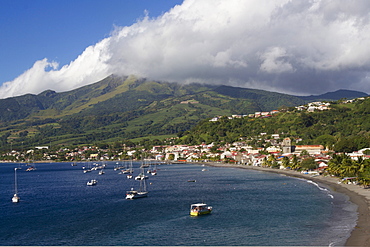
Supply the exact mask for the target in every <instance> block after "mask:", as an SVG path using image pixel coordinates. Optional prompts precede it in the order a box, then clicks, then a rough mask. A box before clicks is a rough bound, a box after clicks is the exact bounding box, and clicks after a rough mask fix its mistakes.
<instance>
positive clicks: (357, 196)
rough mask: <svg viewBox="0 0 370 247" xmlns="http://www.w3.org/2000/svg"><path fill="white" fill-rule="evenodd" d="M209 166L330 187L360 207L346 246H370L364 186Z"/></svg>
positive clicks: (323, 178)
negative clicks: (305, 181) (296, 179)
mask: <svg viewBox="0 0 370 247" xmlns="http://www.w3.org/2000/svg"><path fill="white" fill-rule="evenodd" d="M204 164H205V165H207V166H219V167H234V168H242V169H252V170H258V171H265V172H274V173H280V174H285V175H287V176H292V177H299V178H304V179H308V180H311V181H314V182H316V183H321V184H324V185H326V187H329V189H331V190H332V191H335V192H338V193H343V194H346V195H347V196H348V197H349V198H350V201H351V202H353V203H354V204H356V205H357V206H358V208H357V212H358V220H357V225H356V227H355V229H354V230H353V231H352V232H351V236H350V237H349V238H348V239H347V241H346V244H345V246H370V204H369V202H370V189H364V188H363V187H362V186H359V185H354V184H343V183H338V182H339V181H340V180H339V178H336V177H329V176H315V177H312V176H311V175H309V174H303V173H300V172H296V171H291V170H280V169H272V168H263V167H256V166H246V165H234V164H223V163H204Z"/></svg>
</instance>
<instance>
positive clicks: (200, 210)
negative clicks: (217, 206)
mask: <svg viewBox="0 0 370 247" xmlns="http://www.w3.org/2000/svg"><path fill="white" fill-rule="evenodd" d="M211 212H212V207H211V206H207V204H205V203H195V204H191V206H190V215H191V216H199V215H203V214H210V213H211Z"/></svg>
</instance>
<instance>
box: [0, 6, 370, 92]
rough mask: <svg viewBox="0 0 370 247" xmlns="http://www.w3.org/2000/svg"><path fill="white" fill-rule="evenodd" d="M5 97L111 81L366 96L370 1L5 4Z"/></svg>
mask: <svg viewBox="0 0 370 247" xmlns="http://www.w3.org/2000/svg"><path fill="white" fill-rule="evenodd" d="M0 34H1V36H0V37H1V38H0V50H1V53H0V54H1V56H0V98H6V97H13V96H17V95H23V94H26V93H32V94H38V93H41V92H43V91H45V90H55V91H57V92H63V91H68V90H72V89H75V88H78V87H81V86H84V85H87V84H91V83H94V82H97V81H99V80H102V79H104V78H105V77H107V76H109V75H111V74H115V75H125V76H126V75H135V76H137V77H146V78H148V79H153V80H162V81H169V82H178V83H191V82H199V83H207V84H218V85H220V84H222V85H231V86H238V87H245V88H254V89H263V90H268V91H274V92H281V93H287V94H293V95H311V94H316V95H317V94H322V93H326V92H333V91H336V90H339V89H349V90H357V91H362V92H366V93H370V49H369V47H370V1H368V0H356V1H355V2H354V1H352V0H335V1H333V0H315V1H302V0H274V1H271V0H73V1H72V0H1V1H0Z"/></svg>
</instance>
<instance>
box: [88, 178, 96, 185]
mask: <svg viewBox="0 0 370 247" xmlns="http://www.w3.org/2000/svg"><path fill="white" fill-rule="evenodd" d="M97 183H98V181H97V180H95V179H91V180H90V181H88V182H87V183H86V184H87V185H88V186H93V185H96V184H97Z"/></svg>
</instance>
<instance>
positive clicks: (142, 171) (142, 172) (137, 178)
mask: <svg viewBox="0 0 370 247" xmlns="http://www.w3.org/2000/svg"><path fill="white" fill-rule="evenodd" d="M144 171H145V169H144V167H141V172H140V173H139V175H137V176H136V177H135V180H145V179H148V176H146V175H145V172H144Z"/></svg>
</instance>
